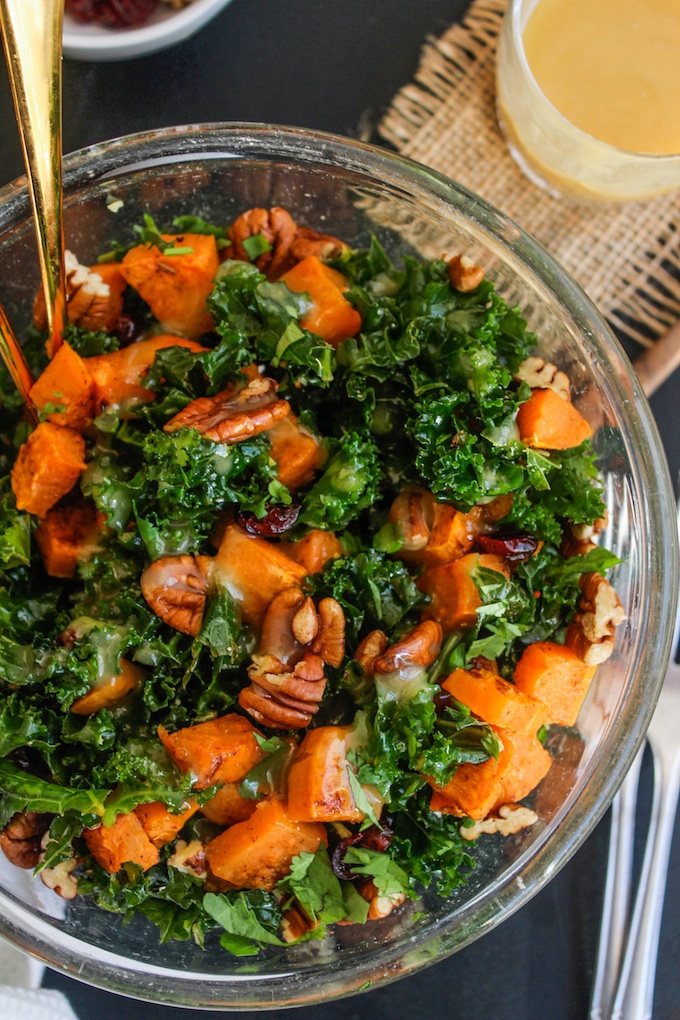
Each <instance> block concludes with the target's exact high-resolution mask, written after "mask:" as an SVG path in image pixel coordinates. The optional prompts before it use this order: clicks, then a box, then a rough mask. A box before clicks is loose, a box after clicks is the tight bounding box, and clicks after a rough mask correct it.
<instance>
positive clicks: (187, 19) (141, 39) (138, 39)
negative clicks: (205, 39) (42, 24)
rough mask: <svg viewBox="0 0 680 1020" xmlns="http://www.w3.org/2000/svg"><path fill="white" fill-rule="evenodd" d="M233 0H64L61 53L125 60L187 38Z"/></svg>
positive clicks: (66, 55)
mask: <svg viewBox="0 0 680 1020" xmlns="http://www.w3.org/2000/svg"><path fill="white" fill-rule="evenodd" d="M228 3H229V0H66V6H65V12H64V33H63V52H64V56H65V57H71V58H73V59H75V60H96V61H103V60H126V59H129V58H130V57H141V56H145V55H146V54H149V53H155V52H157V51H158V50H162V49H166V48H167V47H169V46H173V45H175V44H176V43H179V42H182V41H183V40H185V39H188V38H189V37H190V36H192V35H193V34H194V33H195V32H197V31H199V29H201V28H203V26H204V25H206V24H207V22H208V21H210V19H211V18H213V17H214V16H215V15H216V14H218V13H219V11H221V10H222V9H223V8H224V7H226V6H227V4H228Z"/></svg>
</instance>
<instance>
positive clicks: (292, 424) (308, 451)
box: [267, 412, 326, 492]
mask: <svg viewBox="0 0 680 1020" xmlns="http://www.w3.org/2000/svg"><path fill="white" fill-rule="evenodd" d="M267 436H268V437H269V441H270V442H271V444H272V449H271V454H272V459H273V460H275V461H276V463H277V464H278V467H279V481H280V482H283V484H284V485H285V486H287V487H288V488H289V489H290V490H291V491H292V492H294V491H295V489H299V488H301V487H302V486H303V485H307V484H308V482H311V480H312V478H313V477H314V473H315V472H316V471H318V470H319V468H320V467H322V466H323V464H324V463H325V461H326V452H325V450H324V449H323V447H322V446H321V444H320V442H319V440H318V439H317V438H316V436H314V435H312V433H311V432H309V431H308V430H307V429H306V428H304V427H303V426H302V425H300V423H299V421H298V420H297V418H296V417H295V415H294V414H293V413H292V412H291V413H290V414H287V415H286V417H285V418H282V419H281V421H279V422H277V423H276V425H274V427H273V428H271V429H268V430H267Z"/></svg>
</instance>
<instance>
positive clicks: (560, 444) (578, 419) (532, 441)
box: [517, 389, 593, 450]
mask: <svg viewBox="0 0 680 1020" xmlns="http://www.w3.org/2000/svg"><path fill="white" fill-rule="evenodd" d="M517 427H518V428H519V437H520V439H521V440H522V442H523V443H524V445H525V446H531V447H533V448H535V449H538V450H569V449H571V447H573V446H580V445H581V443H582V442H584V440H586V439H589V438H590V436H592V434H593V430H592V428H591V427H590V425H589V424H588V422H587V421H586V420H585V418H584V417H583V416H582V415H581V414H580V413H579V412H578V411H577V410H576V408H575V407H574V405H573V404H572V403H571V402H570V401H569V400H565V399H564V398H563V397H561V396H560V395H559V394H558V393H556V392H555V390H550V389H535V390H532V391H531V396H530V397H529V399H528V400H527V401H525V403H523V404H520V406H519V410H518V412H517Z"/></svg>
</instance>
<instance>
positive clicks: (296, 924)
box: [281, 900, 321, 943]
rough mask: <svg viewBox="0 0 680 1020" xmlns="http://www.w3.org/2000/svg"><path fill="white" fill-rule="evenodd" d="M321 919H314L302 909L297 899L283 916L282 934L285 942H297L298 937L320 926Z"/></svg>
mask: <svg viewBox="0 0 680 1020" xmlns="http://www.w3.org/2000/svg"><path fill="white" fill-rule="evenodd" d="M320 923H321V922H320V921H312V919H311V918H310V917H309V915H308V914H307V912H306V911H305V910H303V909H302V907H301V906H300V904H299V903H298V901H297V900H294V901H293V903H291V905H290V906H289V907H287V908H286V910H284V911H283V915H282V917H281V934H282V936H283V941H284V942H288V943H290V942H297V941H298V939H301V938H303V936H305V935H309V933H310V932H312V931H314V930H315V929H316V928H318V927H319V924H320Z"/></svg>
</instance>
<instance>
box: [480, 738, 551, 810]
mask: <svg viewBox="0 0 680 1020" xmlns="http://www.w3.org/2000/svg"><path fill="white" fill-rule="evenodd" d="M499 733H500V737H501V740H502V741H503V742H504V743H507V744H508V745H509V744H510V743H511V744H512V747H513V748H514V750H513V754H512V759H511V761H510V765H509V768H508V770H507V772H506V773H505V776H504V777H503V789H502V791H501V792H500V794H499V796H498V799H497V801H496V803H495V804H494V809H495V808H499V807H500V806H501V804H516V803H517V802H518V801H520V800H524V798H525V797H528V796H529V794H530V793H531V791H532V790H534V789H535V788H536V787H537V786H538V784H539V783H540V781H541V780H542V779H543V777H544V776H546V775H547V773H548V772H549V770H550V766H551V765H552V757H551V755H550V752H549V751H547V750H546V749H545V747H544V746H543V744H542V743H541V742H540V740H539V739H538V738H537V737H536V734H535V733H516V732H515V731H513V732H511V733H508V732H507V731H505V730H499Z"/></svg>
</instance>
